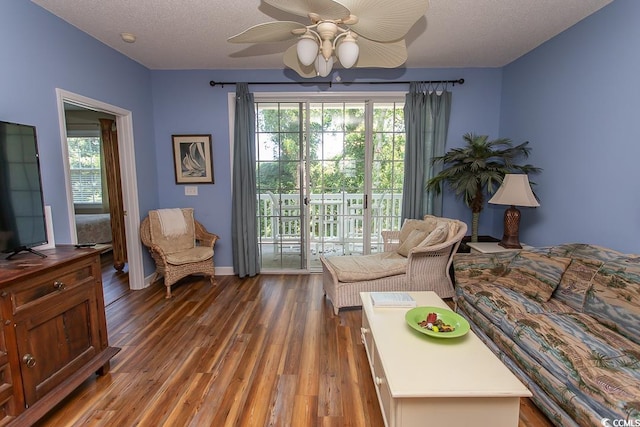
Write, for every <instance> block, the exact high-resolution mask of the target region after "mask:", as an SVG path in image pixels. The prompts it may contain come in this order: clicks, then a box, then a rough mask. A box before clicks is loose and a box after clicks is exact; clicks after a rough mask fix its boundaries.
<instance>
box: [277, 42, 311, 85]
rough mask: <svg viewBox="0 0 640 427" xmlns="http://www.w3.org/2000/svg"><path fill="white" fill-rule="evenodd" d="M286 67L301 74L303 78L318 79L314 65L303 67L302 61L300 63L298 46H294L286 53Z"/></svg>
mask: <svg viewBox="0 0 640 427" xmlns="http://www.w3.org/2000/svg"><path fill="white" fill-rule="evenodd" d="M284 65H286V66H287V67H289V68H291V69H292V70H293V71H295V72H296V73H298V74H300V76H301V77H305V78H310V77H316V76H317V73H316V70H315V68H314V67H313V64H311V65H302V64H301V63H300V61H298V53H297V52H296V46H295V45H293V46H291V47H290V48H289V49H287V51H286V52H285V53H284Z"/></svg>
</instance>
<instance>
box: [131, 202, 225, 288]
mask: <svg viewBox="0 0 640 427" xmlns="http://www.w3.org/2000/svg"><path fill="white" fill-rule="evenodd" d="M157 212H158V211H150V212H149V216H148V217H146V218H145V219H143V220H142V223H141V224H140V239H141V240H142V243H143V244H144V245H145V246H146V247H147V248H148V249H149V252H150V253H151V257H152V258H153V260H154V261H155V263H156V271H155V273H154V276H153V278H152V279H151V283H153V282H155V280H156V279H158V277H159V276H164V285H165V287H166V289H167V294H166V298H171V285H173V284H174V283H176V282H177V281H178V280H180V279H182V278H184V277H187V276H189V275H192V274H203V275H205V276H209V280H210V282H211V284H212V285H213V284H215V264H214V262H213V253H214V250H213V247H214V245H215V244H216V241H217V240H218V236H217V235H216V234H213V233H209V232H208V231H207V230H206V229H205V227H204V226H203V225H202V224H200V223H199V222H198V221H196V220H195V219H193V209H191V208H186V209H182V212H183V214H184V217H185V222H186V223H187V233H186V234H185V236H184V237H185V238H184V239H183V240H182V241H183V242H191V244H189V243H185V244H184V245H179V244H176V242H178V241H179V239H176V238H174V237H171V238H167V237H165V236H162V235H161V233H160V232H159V230H158V227H157V226H155V225H154V223H155V222H154V220H153V219H151V218H152V217H155V215H157ZM182 237H183V236H180V238H182ZM188 246H190V247H188Z"/></svg>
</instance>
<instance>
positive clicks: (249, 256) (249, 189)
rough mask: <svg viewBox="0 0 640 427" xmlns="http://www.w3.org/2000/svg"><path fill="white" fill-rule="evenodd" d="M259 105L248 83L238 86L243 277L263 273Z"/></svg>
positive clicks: (235, 223) (235, 222)
mask: <svg viewBox="0 0 640 427" xmlns="http://www.w3.org/2000/svg"><path fill="white" fill-rule="evenodd" d="M255 117H256V116H255V107H254V102H253V94H252V93H250V92H249V85H248V84H247V83H238V84H237V85H236V114H235V127H234V131H233V171H232V179H233V185H232V196H231V197H232V208H231V209H232V212H231V244H232V247H233V272H234V273H235V274H237V275H238V276H240V277H245V276H255V275H256V274H258V273H260V259H259V257H258V254H259V251H258V227H257V220H256V169H255V166H256V144H255V128H256V126H255V120H256V119H255Z"/></svg>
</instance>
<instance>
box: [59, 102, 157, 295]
mask: <svg viewBox="0 0 640 427" xmlns="http://www.w3.org/2000/svg"><path fill="white" fill-rule="evenodd" d="M56 95H57V99H58V115H59V122H60V135H61V142H62V152H63V161H64V172H65V182H66V195H67V212H68V222H69V229H70V230H71V239H72V243H77V242H78V237H77V235H76V233H75V215H74V211H75V208H74V202H73V190H72V185H71V181H72V180H71V171H70V164H69V154H68V147H67V127H66V116H65V103H66V104H69V105H74V106H75V108H80V109H85V110H89V111H94V112H99V113H102V114H108V115H112V116H113V117H115V122H116V127H117V129H118V140H119V144H118V145H119V153H118V160H119V169H120V175H121V177H122V200H123V205H124V208H123V210H124V212H125V216H124V229H125V240H126V251H127V258H128V274H129V286H130V287H131V289H143V288H145V287H146V283H145V279H144V269H143V264H142V247H141V244H140V232H139V226H140V210H139V206H138V189H137V180H136V170H135V152H134V146H133V123H132V118H131V112H130V111H128V110H124V109H122V108H119V107H116V106H113V105H109V104H106V103H103V102H101V101H97V100H94V99H91V98H87V97H84V96H82V95H78V94H74V93H71V92H67V91H64V90H62V89H56Z"/></svg>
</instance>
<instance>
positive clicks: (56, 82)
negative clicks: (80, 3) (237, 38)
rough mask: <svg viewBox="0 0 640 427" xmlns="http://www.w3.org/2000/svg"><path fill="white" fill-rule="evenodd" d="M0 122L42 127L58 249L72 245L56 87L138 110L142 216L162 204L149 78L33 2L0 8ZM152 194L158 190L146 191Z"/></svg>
mask: <svg viewBox="0 0 640 427" xmlns="http://www.w3.org/2000/svg"><path fill="white" fill-rule="evenodd" d="M0 40H2V46H3V48H2V66H0V93H1V94H2V96H0V120H5V121H12V122H17V123H26V124H30V125H35V126H36V131H37V136H38V146H39V151H40V163H41V171H42V180H43V187H44V199H45V203H46V204H48V205H51V208H52V216H53V222H54V233H55V239H56V243H69V242H70V241H71V239H70V230H69V224H68V221H67V218H68V209H67V204H66V195H65V178H64V171H63V167H62V164H63V163H62V162H63V159H62V143H61V141H60V123H59V119H58V106H57V100H56V88H60V89H64V90H66V91H69V92H73V93H76V94H79V95H83V96H86V97H89V98H92V99H96V100H99V101H102V102H105V103H108V104H111V105H115V106H117V107H120V108H123V109H126V110H129V111H132V116H133V125H134V138H135V147H136V149H135V151H136V159H137V173H138V185H139V192H140V194H139V199H140V209H141V212H146V210H148V209H149V208H152V207H154V206H156V205H157V203H158V202H157V191H156V187H157V183H156V171H155V168H154V165H152V164H149V163H148V162H144V161H140V160H141V159H144V158H145V157H148V156H149V153H153V151H154V149H155V148H154V145H153V144H154V137H153V132H154V129H153V122H152V103H151V82H150V72H149V70H148V69H146V68H145V67H142V66H141V65H140V64H138V63H136V62H134V61H132V60H130V59H128V58H126V57H124V56H123V55H121V54H120V53H118V52H116V51H114V50H113V49H111V48H109V47H107V46H105V45H104V44H102V43H100V42H98V41H97V40H95V39H94V38H92V37H89V36H88V35H86V34H85V33H83V32H81V31H79V30H78V29H76V28H75V27H72V26H70V25H69V24H67V23H66V22H64V21H62V20H60V19H59V18H57V17H55V16H53V15H52V14H50V13H49V12H47V11H45V10H44V9H42V8H40V7H38V6H36V5H35V4H33V3H31V2H29V1H22V0H4V1H2V3H0ZM149 188H152V189H153V190H152V191H149V190H148V189H149Z"/></svg>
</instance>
